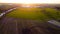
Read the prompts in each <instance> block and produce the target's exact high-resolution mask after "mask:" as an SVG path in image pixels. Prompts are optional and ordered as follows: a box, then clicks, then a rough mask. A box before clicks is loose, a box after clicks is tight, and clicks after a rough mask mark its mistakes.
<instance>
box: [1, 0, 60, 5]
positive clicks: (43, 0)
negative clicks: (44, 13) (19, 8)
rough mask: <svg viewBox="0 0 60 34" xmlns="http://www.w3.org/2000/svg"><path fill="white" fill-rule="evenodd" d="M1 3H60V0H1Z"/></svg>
mask: <svg viewBox="0 0 60 34" xmlns="http://www.w3.org/2000/svg"><path fill="white" fill-rule="evenodd" d="M0 3H22V4H33V3H55V4H58V3H59V4H60V0H0Z"/></svg>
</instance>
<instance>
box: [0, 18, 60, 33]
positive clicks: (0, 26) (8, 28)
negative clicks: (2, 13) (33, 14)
mask: <svg viewBox="0 0 60 34" xmlns="http://www.w3.org/2000/svg"><path fill="white" fill-rule="evenodd" d="M54 28H57V27H55V26H54V25H51V24H48V23H41V24H40V21H37V20H29V19H19V18H8V17H4V18H3V19H1V21H0V34H24V33H26V34H28V33H27V32H29V33H31V34H37V33H38V34H40V33H41V34H45V33H46V34H57V33H58V34H60V31H59V30H60V29H59V28H57V29H54ZM26 30H27V31H26ZM29 30H31V32H30V31H29ZM32 32H33V33H32Z"/></svg>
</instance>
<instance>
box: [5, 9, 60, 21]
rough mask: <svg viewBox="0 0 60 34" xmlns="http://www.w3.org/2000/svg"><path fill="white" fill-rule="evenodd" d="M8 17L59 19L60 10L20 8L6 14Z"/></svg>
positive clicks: (44, 19) (42, 19)
mask: <svg viewBox="0 0 60 34" xmlns="http://www.w3.org/2000/svg"><path fill="white" fill-rule="evenodd" d="M6 17H13V18H23V19H33V20H41V21H47V20H51V19H55V20H59V19H60V11H58V10H56V9H52V8H18V9H16V10H13V11H11V12H10V13H8V14H6Z"/></svg>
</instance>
